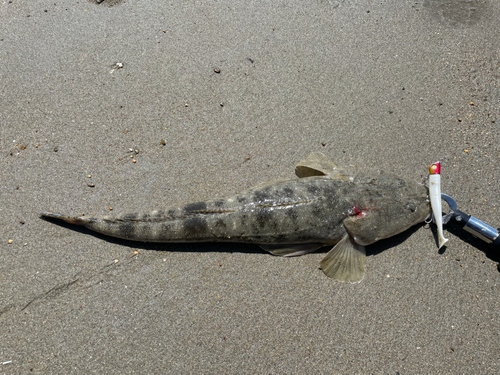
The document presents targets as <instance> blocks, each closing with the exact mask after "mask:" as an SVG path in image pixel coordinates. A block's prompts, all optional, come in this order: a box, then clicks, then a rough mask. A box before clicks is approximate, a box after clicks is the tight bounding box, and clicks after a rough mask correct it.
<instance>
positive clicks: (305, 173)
mask: <svg viewBox="0 0 500 375" xmlns="http://www.w3.org/2000/svg"><path fill="white" fill-rule="evenodd" d="M335 168H337V166H336V165H335V163H334V162H333V161H331V160H330V159H329V158H328V157H327V156H326V155H324V154H322V153H321V152H313V153H312V154H310V155H309V156H308V157H307V158H305V159H304V160H301V161H300V162H299V164H297V166H296V167H295V174H296V175H297V177H299V178H303V177H311V176H326V175H328V174H329V173H332V172H333V170H334V169H335Z"/></svg>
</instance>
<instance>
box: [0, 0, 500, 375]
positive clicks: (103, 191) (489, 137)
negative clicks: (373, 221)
mask: <svg viewBox="0 0 500 375" xmlns="http://www.w3.org/2000/svg"><path fill="white" fill-rule="evenodd" d="M499 19H500V3H498V2H496V1H488V0H476V1H474V0H469V1H468V0H425V1H424V2H423V3H422V2H418V3H417V2H414V1H411V2H410V1H396V0H388V1H384V2H371V1H367V0H337V1H335V0H308V1H252V0H250V1H248V0H247V1H241V0H237V1H186V0H185V1H177V0H175V1H171V2H163V1H153V0H152V1H139V0H104V1H102V2H100V3H98V2H96V1H95V0H93V1H89V0H80V1H77V2H75V1H69V0H59V1H46V0H39V1H20V0H10V1H9V0H3V1H1V2H0V83H1V84H0V98H1V100H0V158H1V162H0V189H1V193H0V286H1V288H0V372H1V373H7V374H15V373H60V374H68V373H98V374H102V373H111V374H112V373H142V374H145V373H164V374H183V373H202V374H302V373H307V374H340V373H345V374H371V373H374V374H417V373H419V374H429V373H432V374H457V373H464V374H493V373H499V372H500V343H499V335H500V328H499V327H500V298H499V295H500V272H499V266H498V264H499V262H500V250H499V249H498V248H494V247H492V246H488V245H486V244H484V243H483V242H482V241H480V240H478V239H475V238H473V237H472V236H471V235H469V234H467V233H464V232H463V231H460V230H453V229H451V228H448V229H449V230H446V231H445V234H446V236H447V237H448V238H449V242H448V243H447V247H446V248H445V249H442V250H438V248H437V245H436V240H435V230H434V229H435V228H434V227H433V226H429V225H424V224H422V225H418V226H416V227H413V228H411V229H410V230H409V231H407V232H405V233H403V234H401V235H398V236H396V237H392V238H390V239H388V240H384V241H380V242H378V243H376V244H374V245H371V246H369V247H368V248H367V252H368V254H367V255H368V257H367V272H366V275H365V278H364V279H363V281H362V282H360V283H356V284H349V283H339V282H337V281H335V280H332V279H329V278H327V277H326V276H325V275H324V274H323V273H322V272H321V270H320V269H319V267H318V264H319V262H320V260H321V259H322V258H323V257H324V256H325V254H324V253H312V254H308V255H305V256H301V257H295V258H282V257H276V256H272V255H271V254H269V253H267V252H265V251H263V250H261V249H259V248H258V247H257V246H251V245H241V244H174V245H166V244H147V243H139V242H128V241H124V240H117V239H113V238H109V237H106V236H102V235H98V234H97V235H96V234H93V233H92V232H90V231H88V230H85V229H79V228H76V227H72V226H70V225H56V224H54V223H51V222H48V221H45V220H42V219H40V217H39V214H40V213H41V212H44V211H50V212H61V213H65V214H68V215H81V214H87V215H104V214H109V213H110V212H111V213H126V212H149V211H152V210H158V209H161V208H165V207H170V206H176V205H179V204H181V203H187V202H195V201H201V200H206V199H211V198H216V197H221V196H228V195H232V194H234V193H237V192H239V191H242V190H244V189H248V188H250V187H252V186H255V185H257V184H259V183H261V182H265V181H269V180H276V179H280V178H293V177H294V167H295V165H296V164H297V162H298V161H299V160H301V159H303V158H304V157H306V156H307V155H308V154H309V153H311V152H322V153H324V154H326V155H328V156H329V157H330V158H331V159H332V160H334V162H335V163H336V164H338V165H358V166H363V167H371V168H380V169H384V170H387V171H390V172H392V173H396V174H398V175H400V176H401V177H402V178H405V179H413V180H418V181H423V180H424V179H425V178H426V176H427V174H428V169H427V168H428V166H429V164H431V163H432V162H435V161H438V160H439V161H441V162H442V189H443V192H444V193H446V194H449V195H451V196H452V197H453V198H455V199H456V201H457V202H458V205H459V208H460V209H461V210H462V211H464V212H466V213H468V214H471V215H474V216H475V217H477V218H479V219H481V220H483V221H485V222H486V223H488V224H490V225H492V226H495V227H498V226H499V225H500V204H499V202H500V188H499V182H500V163H499V161H500V152H499V150H500V147H499V139H500V138H499V132H498V127H499V126H500V27H499V26H498V20H499Z"/></svg>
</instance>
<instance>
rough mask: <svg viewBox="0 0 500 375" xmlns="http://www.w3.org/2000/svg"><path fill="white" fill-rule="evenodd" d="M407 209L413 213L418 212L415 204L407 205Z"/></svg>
mask: <svg viewBox="0 0 500 375" xmlns="http://www.w3.org/2000/svg"><path fill="white" fill-rule="evenodd" d="M406 208H408V209H409V210H410V211H411V212H416V211H417V206H415V205H414V204H413V203H407V204H406Z"/></svg>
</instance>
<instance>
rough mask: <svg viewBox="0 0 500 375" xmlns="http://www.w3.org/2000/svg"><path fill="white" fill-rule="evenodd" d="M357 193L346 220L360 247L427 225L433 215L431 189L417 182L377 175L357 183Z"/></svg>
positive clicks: (347, 229)
mask: <svg viewBox="0 0 500 375" xmlns="http://www.w3.org/2000/svg"><path fill="white" fill-rule="evenodd" d="M354 186H356V181H355V183H354ZM357 190H358V191H357V194H358V198H357V199H356V204H355V205H354V206H353V208H352V209H350V211H349V213H348V216H349V217H348V218H346V219H345V220H344V227H345V228H346V231H347V232H348V234H349V235H350V236H351V238H353V239H354V241H355V242H357V243H358V244H360V245H369V244H372V243H374V242H376V241H379V240H381V239H384V238H388V237H392V236H394V235H396V234H399V233H401V232H403V231H405V230H406V229H408V228H410V227H412V226H413V225H415V224H418V223H420V222H422V221H424V220H425V218H426V216H427V215H428V214H429V213H430V203H429V199H428V189H427V187H425V186H424V185H422V184H418V183H416V182H407V181H404V180H402V179H400V178H397V177H392V176H383V175H378V176H375V178H366V177H364V178H363V179H362V180H361V181H359V180H358V189H357Z"/></svg>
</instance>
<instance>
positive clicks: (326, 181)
mask: <svg viewBox="0 0 500 375" xmlns="http://www.w3.org/2000/svg"><path fill="white" fill-rule="evenodd" d="M296 174H297V175H298V177H299V178H298V179H293V180H284V181H276V182H269V183H265V184H261V185H259V186H257V187H255V188H253V189H250V190H248V191H245V192H242V193H240V194H237V195H235V196H232V197H228V198H223V199H215V200H209V201H205V202H197V203H190V204H187V205H184V206H181V207H175V208H171V209H166V210H164V211H154V212H151V213H148V214H137V213H134V214H126V215H119V216H102V217H86V216H81V217H68V216H63V215H60V214H54V213H43V214H42V216H44V217H50V218H57V219H61V220H64V221H66V222H69V223H73V224H77V225H83V226H85V227H87V228H89V229H91V230H94V231H96V232H99V233H102V234H105V235H109V236H112V237H118V238H123V239H127V240H135V241H147V242H164V243H168V242H170V243H183V242H184V243H185V242H239V243H252V244H257V245H259V246H261V247H262V248H263V249H265V250H267V251H269V252H271V253H272V254H275V255H282V256H294V255H301V254H305V253H308V252H310V251H313V250H316V249H318V248H321V247H324V246H332V245H335V244H337V245H336V246H335V247H334V248H333V249H332V251H330V253H328V254H327V257H326V258H325V259H324V260H323V261H322V265H321V266H322V269H323V271H324V272H325V273H326V274H327V275H328V276H330V277H333V278H335V279H338V280H340V281H359V280H360V279H361V278H362V277H363V274H364V262H365V251H364V246H366V245H369V244H372V243H374V242H376V241H378V240H380V239H383V238H387V237H391V236H393V235H396V234H398V233H400V232H402V231H404V230H406V229H408V228H409V227H411V226H413V225H415V224H417V223H419V222H422V221H423V220H424V219H425V217H426V216H427V215H428V214H429V212H430V205H429V201H428V190H427V188H426V187H425V186H424V185H422V184H418V183H415V182H408V181H404V180H402V179H400V178H398V177H396V176H392V175H389V174H385V173H384V172H381V171H371V172H368V171H363V170H360V169H344V168H339V167H337V166H336V165H335V164H333V162H331V161H330V160H329V159H328V158H327V157H326V156H324V155H323V154H311V155H310V156H309V157H308V158H306V159H304V160H303V161H301V162H300V163H299V165H297V167H296ZM334 250H335V251H334Z"/></svg>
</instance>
